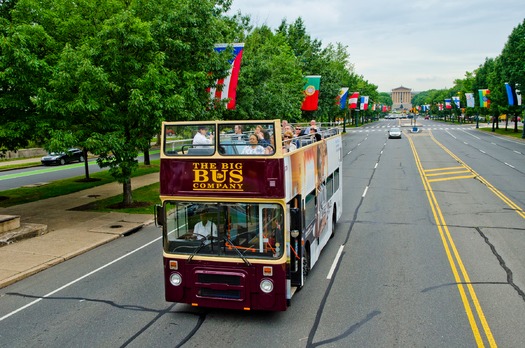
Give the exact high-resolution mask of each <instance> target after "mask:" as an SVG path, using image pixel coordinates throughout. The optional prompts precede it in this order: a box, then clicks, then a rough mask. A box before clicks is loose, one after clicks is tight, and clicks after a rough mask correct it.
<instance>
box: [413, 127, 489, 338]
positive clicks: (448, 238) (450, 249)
mask: <svg viewBox="0 0 525 348" xmlns="http://www.w3.org/2000/svg"><path fill="white" fill-rule="evenodd" d="M431 137H432V136H431ZM432 138H433V137H432ZM433 140H434V142H436V143H437V144H438V145H440V147H441V148H443V149H444V150H445V151H446V152H449V151H448V149H446V148H445V147H444V146H443V145H441V144H440V143H438V142H437V140H435V139H434V138H433ZM408 141H409V143H410V147H411V149H412V153H413V155H414V159H415V161H416V166H417V168H418V171H419V175H420V177H421V181H422V182H423V186H424V188H425V193H426V195H427V198H428V202H429V204H430V208H431V209H432V214H433V216H434V220H435V222H436V226H437V228H438V232H439V235H440V236H441V242H442V244H443V248H444V249H445V253H446V255H447V259H448V262H449V266H450V269H451V271H452V274H453V275H454V279H455V281H456V286H457V288H458V291H459V294H460V296H461V301H462V302H463V306H464V308H465V313H466V314H467V318H468V321H469V323H470V328H471V330H472V333H473V335H474V339H475V340H476V343H477V346H478V347H483V346H484V345H485V344H484V342H483V339H482V337H481V334H480V331H479V327H478V323H477V320H476V318H475V317H474V312H473V310H472V307H471V305H470V301H472V303H473V305H474V307H475V309H476V313H477V317H478V319H479V321H480V322H481V325H482V327H483V330H484V332H485V337H486V339H487V340H488V342H489V344H490V346H491V347H496V346H497V345H496V342H495V340H494V336H493V335H492V332H491V330H490V327H489V325H488V323H487V320H486V318H485V314H484V313H483V310H482V309H481V305H480V304H479V301H478V297H477V295H476V292H475V291H474V287H473V286H472V282H471V280H470V277H469V275H468V273H467V270H466V269H465V266H464V264H463V261H462V260H461V257H460V255H459V252H458V250H457V248H456V245H455V243H454V240H453V239H452V235H451V234H450V231H449V229H448V226H447V223H446V221H445V218H444V217H443V213H442V212H441V208H440V207H439V203H438V201H437V199H436V197H435V195H434V191H433V190H432V187H431V185H430V182H429V180H428V178H427V176H426V174H425V170H424V169H423V165H422V164H421V161H420V159H419V154H418V153H417V150H416V147H415V145H414V142H413V141H412V139H410V138H409V139H408ZM449 153H450V152H449ZM460 163H461V162H460ZM462 164H463V163H462ZM456 264H457V265H458V266H456ZM458 267H459V270H458ZM459 271H461V276H462V277H463V279H462V278H461V276H460V272H459ZM465 286H466V287H467V290H468V294H469V295H470V300H469V298H468V297H467V292H466V291H465Z"/></svg>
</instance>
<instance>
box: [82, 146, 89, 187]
mask: <svg viewBox="0 0 525 348" xmlns="http://www.w3.org/2000/svg"><path fill="white" fill-rule="evenodd" d="M82 156H84V172H85V174H86V179H88V180H89V165H88V150H86V149H82Z"/></svg>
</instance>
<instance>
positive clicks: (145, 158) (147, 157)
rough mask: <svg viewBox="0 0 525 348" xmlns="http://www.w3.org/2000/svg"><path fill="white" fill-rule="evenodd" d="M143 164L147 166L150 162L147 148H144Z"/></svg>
mask: <svg viewBox="0 0 525 348" xmlns="http://www.w3.org/2000/svg"><path fill="white" fill-rule="evenodd" d="M144 164H145V165H147V166H149V165H150V164H151V162H150V158H149V148H148V149H146V150H144Z"/></svg>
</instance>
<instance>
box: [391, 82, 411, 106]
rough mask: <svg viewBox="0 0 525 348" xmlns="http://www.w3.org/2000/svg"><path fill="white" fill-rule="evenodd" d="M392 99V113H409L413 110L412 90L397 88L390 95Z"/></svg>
mask: <svg viewBox="0 0 525 348" xmlns="http://www.w3.org/2000/svg"><path fill="white" fill-rule="evenodd" d="M390 96H391V97H392V111H399V112H408V111H409V110H410V109H412V96H413V94H412V89H410V88H406V87H403V86H401V87H397V88H394V89H392V92H391V93H390Z"/></svg>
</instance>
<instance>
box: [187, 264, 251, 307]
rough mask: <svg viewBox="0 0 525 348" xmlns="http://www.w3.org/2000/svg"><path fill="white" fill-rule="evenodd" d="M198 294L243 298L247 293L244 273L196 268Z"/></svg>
mask: <svg viewBox="0 0 525 348" xmlns="http://www.w3.org/2000/svg"><path fill="white" fill-rule="evenodd" d="M195 280H196V282H195V285H196V290H197V292H196V295H197V296H198V297H201V298H214V299H225V300H243V299H244V297H245V294H246V290H247V289H246V286H247V285H246V275H245V274H244V273H242V272H241V273H236V272H224V271H215V270H213V271H212V270H203V269H198V270H195Z"/></svg>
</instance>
